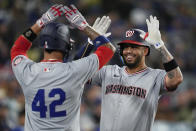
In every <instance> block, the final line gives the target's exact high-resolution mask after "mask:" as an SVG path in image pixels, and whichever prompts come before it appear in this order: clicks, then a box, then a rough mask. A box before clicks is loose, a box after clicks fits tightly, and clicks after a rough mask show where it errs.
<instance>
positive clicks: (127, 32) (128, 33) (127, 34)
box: [126, 30, 134, 37]
mask: <svg viewBox="0 0 196 131" xmlns="http://www.w3.org/2000/svg"><path fill="white" fill-rule="evenodd" d="M133 34H134V31H133V30H128V31H126V37H131V36H132V35H133Z"/></svg>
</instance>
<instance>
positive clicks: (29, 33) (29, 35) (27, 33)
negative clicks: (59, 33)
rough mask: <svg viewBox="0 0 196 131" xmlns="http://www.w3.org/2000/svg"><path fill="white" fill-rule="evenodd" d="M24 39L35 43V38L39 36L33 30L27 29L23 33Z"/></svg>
mask: <svg viewBox="0 0 196 131" xmlns="http://www.w3.org/2000/svg"><path fill="white" fill-rule="evenodd" d="M23 35H24V37H25V38H27V39H28V40H29V41H31V42H32V41H33V40H35V38H36V37H37V35H36V34H35V33H34V32H33V30H32V29H31V28H29V29H27V30H26V31H25V32H24V33H23Z"/></svg>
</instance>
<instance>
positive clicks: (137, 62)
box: [123, 56, 142, 69]
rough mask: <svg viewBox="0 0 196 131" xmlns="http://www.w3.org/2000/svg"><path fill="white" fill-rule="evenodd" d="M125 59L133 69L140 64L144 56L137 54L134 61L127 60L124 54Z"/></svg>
mask: <svg viewBox="0 0 196 131" xmlns="http://www.w3.org/2000/svg"><path fill="white" fill-rule="evenodd" d="M123 60H124V63H125V65H126V66H127V67H128V68H129V69H133V68H136V67H137V66H138V65H139V63H140V62H141V60H142V56H136V58H135V60H134V61H133V62H132V63H129V62H127V61H126V59H125V57H124V56H123Z"/></svg>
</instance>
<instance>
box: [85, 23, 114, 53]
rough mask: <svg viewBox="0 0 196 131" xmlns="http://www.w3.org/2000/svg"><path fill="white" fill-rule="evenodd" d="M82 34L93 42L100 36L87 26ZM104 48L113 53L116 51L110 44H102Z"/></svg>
mask: <svg viewBox="0 0 196 131" xmlns="http://www.w3.org/2000/svg"><path fill="white" fill-rule="evenodd" d="M83 31H84V33H85V34H86V35H87V36H88V37H90V39H91V40H92V41H93V40H95V39H96V38H97V37H98V36H100V34H99V33H97V32H96V31H95V30H94V29H92V28H91V27H90V26H87V27H86V28H85V29H84V30H83ZM103 45H104V46H106V47H108V48H110V49H111V50H112V51H113V52H115V51H116V48H115V47H114V46H113V45H112V44H111V43H105V44H103Z"/></svg>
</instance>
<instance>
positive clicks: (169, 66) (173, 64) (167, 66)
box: [163, 59, 178, 72]
mask: <svg viewBox="0 0 196 131" xmlns="http://www.w3.org/2000/svg"><path fill="white" fill-rule="evenodd" d="M163 66H164V68H165V70H166V72H169V71H171V70H173V69H175V68H177V67H178V64H177V63H176V61H175V59H172V60H171V61H169V62H168V63H163Z"/></svg>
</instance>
